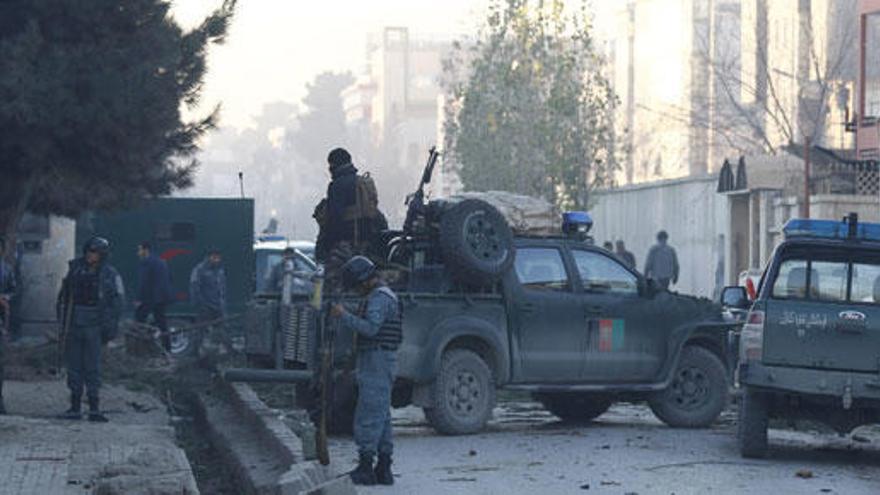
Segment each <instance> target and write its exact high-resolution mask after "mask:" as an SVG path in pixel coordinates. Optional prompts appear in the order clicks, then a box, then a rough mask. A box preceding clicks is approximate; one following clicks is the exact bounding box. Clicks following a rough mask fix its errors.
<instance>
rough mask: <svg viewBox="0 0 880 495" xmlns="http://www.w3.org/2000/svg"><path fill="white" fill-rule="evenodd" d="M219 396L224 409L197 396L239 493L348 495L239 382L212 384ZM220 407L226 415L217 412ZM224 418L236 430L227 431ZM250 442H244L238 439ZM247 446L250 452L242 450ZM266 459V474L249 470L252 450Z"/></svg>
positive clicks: (344, 484)
mask: <svg viewBox="0 0 880 495" xmlns="http://www.w3.org/2000/svg"><path fill="white" fill-rule="evenodd" d="M217 389H218V390H219V392H220V393H219V394H218V395H219V396H220V397H222V398H223V399H225V401H224V402H226V403H227V404H228V405H227V404H210V403H209V401H208V400H206V398H204V397H201V396H200V397H199V402H200V403H201V408H202V409H203V410H204V415H203V416H204V419H205V424H206V425H207V428H208V431H209V434H210V436H211V441H212V442H213V443H215V445H216V446H217V448H218V450H220V451H221V452H224V456H225V457H226V460H227V461H228V464H230V466H231V467H232V468H233V469H235V471H236V474H237V478H238V479H239V480H241V483H242V485H243V487H242V488H245V489H247V491H248V492H249V493H254V494H267V495H269V494H271V495H298V494H299V495H306V494H307V495H354V494H356V493H357V492H356V491H355V487H354V485H353V484H352V483H351V479H349V478H348V476H343V477H338V476H337V475H336V474H335V473H333V472H332V471H331V470H330V469H329V468H328V467H326V466H322V465H320V464H319V463H318V462H316V461H307V460H306V455H305V454H304V449H303V443H302V441H301V440H300V438H299V437H297V436H296V434H294V432H293V431H292V430H291V429H290V428H289V427H288V426H287V425H286V424H285V423H284V421H283V419H282V418H281V417H280V415H279V414H278V413H276V412H274V411H272V410H271V409H270V408H269V407H268V406H266V404H265V403H264V402H263V401H262V400H261V399H260V398H259V397H258V396H257V394H256V393H255V392H254V390H253V389H252V388H251V387H250V386H248V385H247V384H245V383H232V384H230V383H227V382H223V381H219V380H218V381H217ZM223 406H226V407H227V408H228V409H231V411H227V412H225V413H224V412H223V411H221V409H223ZM230 413H233V414H234V420H235V422H236V423H238V424H237V425H236V426H237V428H235V429H237V430H238V431H230V430H231V428H230V427H231V426H232V425H231V424H230V421H229V419H230ZM242 436H247V437H250V438H249V439H244V438H241V437H242ZM248 442H250V444H251V445H250V447H251V452H248V451H247V443H248ZM254 445H257V446H258V448H259V450H260V452H261V453H262V454H265V455H267V457H268V458H269V459H271V462H272V464H273V465H274V466H275V469H271V470H270V472H269V473H267V472H266V470H265V469H263V470H262V472H258V471H260V470H259V469H257V468H256V467H255V463H254V456H253V453H252V447H253V446H254Z"/></svg>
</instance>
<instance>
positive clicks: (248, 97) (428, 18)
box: [173, 0, 488, 127]
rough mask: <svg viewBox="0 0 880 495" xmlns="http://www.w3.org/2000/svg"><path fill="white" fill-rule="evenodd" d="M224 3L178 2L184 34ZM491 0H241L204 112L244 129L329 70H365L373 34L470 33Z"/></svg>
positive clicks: (213, 62) (212, 65) (218, 50)
mask: <svg viewBox="0 0 880 495" xmlns="http://www.w3.org/2000/svg"><path fill="white" fill-rule="evenodd" d="M221 3H222V2H221V0H174V1H173V14H174V16H175V17H176V18H177V19H178V20H179V21H180V22H181V23H182V24H183V25H184V26H185V27H186V26H192V25H194V24H195V23H198V22H199V20H200V19H202V18H204V16H205V15H206V14H207V13H209V12H210V11H211V10H212V9H214V8H216V6H218V5H220V4H221ZM487 4H488V0H434V1H431V0H360V1H357V0H317V1H312V0H239V2H238V8H237V11H236V16H235V19H234V20H233V23H232V26H231V28H230V31H229V37H228V39H227V42H226V44H225V45H222V46H215V47H212V48H211V52H210V57H209V72H208V76H207V79H206V85H205V92H204V97H203V101H202V107H203V109H208V108H212V107H213V106H214V105H215V104H216V103H218V102H222V105H223V111H222V122H221V124H222V125H232V126H235V127H246V126H248V125H250V123H251V117H253V116H255V115H257V114H259V113H260V109H261V108H262V106H263V104H264V103H268V102H271V101H275V100H285V101H290V102H299V101H300V100H301V99H302V97H303V95H304V92H305V86H306V84H307V83H308V82H309V81H311V80H312V79H313V77H314V76H315V75H316V74H318V73H320V72H322V71H324V70H333V71H344V70H351V71H352V72H354V73H355V74H357V73H358V72H359V71H360V70H361V68H362V67H363V65H364V61H365V44H366V39H367V35H368V34H369V33H378V32H380V31H381V29H382V28H383V27H385V26H406V27H409V28H410V30H411V33H412V34H413V35H414V36H422V35H426V34H429V33H435V34H438V35H442V36H444V37H446V38H448V37H450V35H457V34H462V33H472V32H473V31H474V29H475V27H476V26H477V25H478V24H479V22H480V20H481V19H482V18H483V12H484V10H485V6H486V5H487Z"/></svg>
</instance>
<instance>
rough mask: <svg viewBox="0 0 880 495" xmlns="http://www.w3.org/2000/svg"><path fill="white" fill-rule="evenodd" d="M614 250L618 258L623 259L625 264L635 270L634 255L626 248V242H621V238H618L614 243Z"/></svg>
mask: <svg viewBox="0 0 880 495" xmlns="http://www.w3.org/2000/svg"><path fill="white" fill-rule="evenodd" d="M615 248H616V249H615V251H614V254H616V255H617V257H618V258H620V259H621V260H623V262H624V263H626V266H628V267H630V268H632V269H633V270H635V268H636V257H635V256H633V254H632V253H631V252H629V251H627V250H626V244H624V243H623V241H622V240H620V239H618V240H617V242H616V243H615Z"/></svg>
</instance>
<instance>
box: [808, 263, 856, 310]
mask: <svg viewBox="0 0 880 495" xmlns="http://www.w3.org/2000/svg"><path fill="white" fill-rule="evenodd" d="M810 277H811V278H810V293H811V294H812V293H815V294H816V299H819V300H822V301H846V279H847V277H848V273H847V264H846V263H844V262H839V261H837V262H831V261H814V262H812V268H811V271H810Z"/></svg>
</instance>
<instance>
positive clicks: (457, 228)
mask: <svg viewBox="0 0 880 495" xmlns="http://www.w3.org/2000/svg"><path fill="white" fill-rule="evenodd" d="M439 243H440V251H441V253H442V255H443V261H444V263H445V264H446V267H447V268H448V269H449V271H450V273H451V274H452V276H453V277H455V278H456V279H458V280H460V281H464V282H470V283H473V282H481V283H483V282H494V281H495V280H497V279H498V278H500V277H501V276H502V275H504V274H505V273H507V271H508V270H510V267H511V266H512V265H513V260H514V257H515V256H516V248H515V247H514V245H513V232H512V231H511V230H510V226H509V225H507V220H505V219H504V216H502V215H501V213H499V212H498V210H496V209H495V207H494V206H492V205H490V204H489V203H487V202H485V201H482V200H479V199H466V200H464V201H461V202H459V203H457V204H454V205H452V206H450V207H449V208H448V209H447V210H446V211H444V212H443V218H442V219H441V220H440V239H439Z"/></svg>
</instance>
